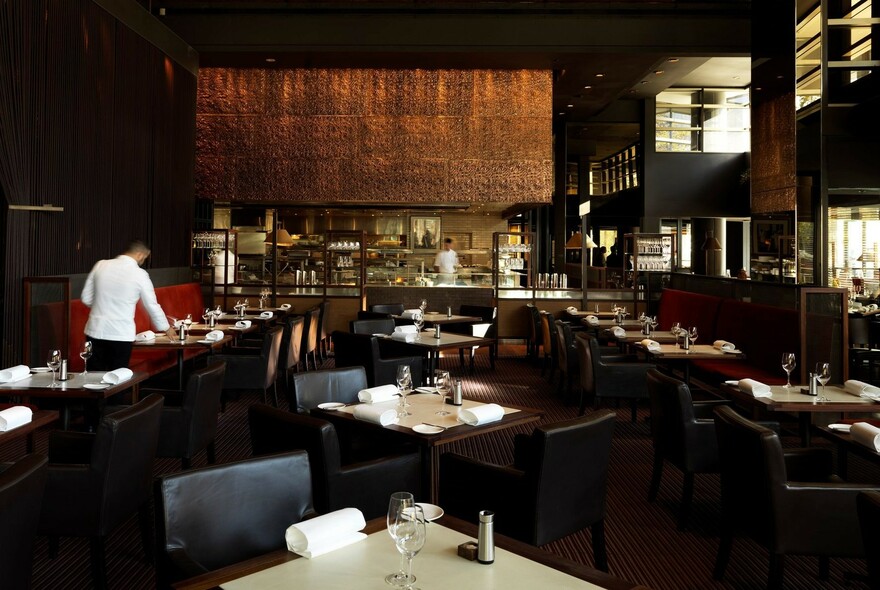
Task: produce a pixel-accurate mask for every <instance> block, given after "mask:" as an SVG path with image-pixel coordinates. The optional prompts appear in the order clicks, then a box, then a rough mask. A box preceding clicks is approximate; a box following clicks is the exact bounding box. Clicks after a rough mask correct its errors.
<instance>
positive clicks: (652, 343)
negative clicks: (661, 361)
mask: <svg viewBox="0 0 880 590" xmlns="http://www.w3.org/2000/svg"><path fill="white" fill-rule="evenodd" d="M639 344H641V345H642V346H644V347H645V348H646V349H648V350H650V351H652V352H653V351H655V350H660V343H659V342H657V341H656V340H651V339H650V338H644V339H643V340H641V341H640V342H639Z"/></svg>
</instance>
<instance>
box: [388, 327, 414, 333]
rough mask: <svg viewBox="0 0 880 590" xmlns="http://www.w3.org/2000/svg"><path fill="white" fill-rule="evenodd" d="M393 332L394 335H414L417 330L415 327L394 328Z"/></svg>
mask: <svg viewBox="0 0 880 590" xmlns="http://www.w3.org/2000/svg"><path fill="white" fill-rule="evenodd" d="M394 332H395V333H396V334H416V333H418V330H416V327H415V326H395V327H394Z"/></svg>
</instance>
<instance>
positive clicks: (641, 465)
mask: <svg viewBox="0 0 880 590" xmlns="http://www.w3.org/2000/svg"><path fill="white" fill-rule="evenodd" d="M481 353H483V351H481V352H480V353H478V360H477V371H476V373H475V374H474V375H468V374H465V375H464V380H463V386H464V391H465V395H466V397H471V398H473V399H479V400H484V401H494V402H499V403H509V404H515V405H522V406H528V407H533V408H540V409H542V410H543V411H544V412H545V418H544V421H545V422H553V421H556V420H562V419H566V418H571V417H574V416H575V415H576V413H577V412H576V409H575V408H574V407H571V406H566V405H564V404H563V403H561V401H560V399H559V398H558V397H557V396H556V394H555V387H554V386H551V385H549V384H548V383H547V381H546V380H545V379H543V378H542V377H540V374H539V370H538V369H537V368H536V366H535V365H533V364H531V363H530V362H528V361H527V360H525V359H523V358H521V357H519V356H516V355H518V354H521V353H522V348H521V347H505V348H504V349H503V350H502V354H503V355H504V356H503V358H501V359H499V361H498V363H497V368H496V370H494V371H492V370H491V369H489V367H488V362H487V359H486V358H485V356H481ZM457 361H458V359H457V358H455V359H452V358H449V359H444V360H443V362H444V363H445V364H448V365H449V366H448V367H446V368H450V369H453V370H455V369H457V368H458V367H457ZM325 367H327V368H329V367H332V359H330V360H328V361H327V362H326V363H325ZM256 401H258V397H257V395H256V394H254V395H251V396H243V397H242V398H241V399H239V400H237V401H233V402H231V403H229V405H228V407H227V411H226V412H225V413H224V414H223V415H222V416H221V418H220V434H219V437H218V440H217V456H218V461H220V462H227V461H233V460H237V459H242V458H246V457H248V456H249V455H250V443H249V439H248V429H247V420H246V415H247V406H248V405H249V404H251V403H254V402H256ZM638 418H639V419H638V421H637V422H635V423H632V422H630V420H629V409H628V407H627V408H621V409H620V411H619V412H618V419H617V424H616V430H615V433H614V445H613V448H612V453H611V465H610V474H609V488H608V499H607V504H608V506H607V514H608V516H607V525H606V535H607V543H608V558H609V566H610V569H611V573H613V574H615V575H617V576H619V577H621V578H624V579H627V580H630V581H632V582H638V583H641V584H645V585H647V586H649V587H651V588H654V589H655V590H683V589H697V588H709V589H759V588H764V587H765V583H766V574H767V555H766V552H765V551H764V550H763V549H761V548H760V547H758V546H757V545H756V544H755V543H753V542H751V541H748V540H738V541H737V542H736V543H735V545H734V551H733V554H732V556H731V561H730V565H729V567H728V570H727V575H726V578H725V581H724V582H721V583H719V582H715V581H713V580H712V575H711V572H712V565H713V563H714V559H715V551H716V548H717V541H718V538H717V532H718V522H719V516H720V513H719V481H718V477H717V476H714V475H706V476H698V477H697V478H696V482H695V489H694V506H693V510H692V515H691V520H690V528H689V529H688V530H687V531H685V532H682V531H679V530H677V528H676V508H677V506H678V498H679V495H680V492H681V475H680V473H678V472H677V470H675V469H674V468H668V469H667V470H666V472H665V473H664V478H663V485H662V486H661V489H660V494H659V496H658V498H657V501H656V502H655V503H648V502H647V499H646V496H647V487H648V481H649V477H650V472H651V462H652V459H651V457H652V450H651V442H650V437H649V427H648V423H647V421H646V419H647V408H646V407H642V408H640V410H639V416H638ZM530 430H531V427H521V428H519V429H516V430H510V431H505V432H502V433H491V434H487V435H485V436H482V437H478V438H473V439H468V440H466V441H460V442H457V443H454V444H453V445H451V447H450V448H451V450H454V451H455V452H459V453H463V454H466V455H470V456H473V457H477V458H480V459H485V460H491V461H495V462H499V463H506V462H509V461H511V460H512V451H511V438H512V436H513V434H514V433H515V432H527V431H530ZM789 438H790V437H785V439H786V440H785V443H786V444H794V442H795V440H794V438H791V440H789ZM37 447H38V448H37V450H38V451H40V452H45V450H46V435H45V434H42V435H41V436H40V437H39V438H38V443H37ZM23 452H24V448H23V446H21V447H18V448H16V447H15V446H13V447H12V448H6V449H4V450H3V455H2V456H0V459H3V460H10V459H11V458H14V457H15V456H20V454H21V453H23ZM196 465H197V466H201V465H204V457H203V456H202V457H200V458H199V459H197V461H196ZM178 469H179V463H178V462H177V461H174V460H157V462H156V466H155V472H156V474H157V475H159V474H163V473H168V472H173V471H175V470H178ZM576 473H577V466H576V465H574V466H572V477H575V476H576ZM850 479H851V480H853V481H867V482H873V483H878V484H880V470H878V469H877V468H875V467H874V466H872V465H868V464H866V463H864V462H863V461H862V460H861V459H859V458H857V457H851V458H850ZM855 533H857V531H854V534H855ZM545 549H546V550H548V551H551V552H553V553H557V554H559V555H563V556H565V557H568V558H570V559H573V560H575V561H578V562H581V563H585V564H588V565H592V549H591V546H590V536H589V532H588V531H584V532H582V533H577V534H574V535H570V536H569V537H566V538H564V539H561V540H559V541H556V542H554V543H551V544H549V545H547V546H546V547H545ZM107 555H108V570H109V576H108V578H109V583H110V586H111V588H114V589H117V588H118V589H126V590H128V589H132V590H134V589H146V588H153V586H154V575H153V570H152V568H151V566H149V565H148V564H147V563H146V562H145V560H144V556H143V552H142V550H141V546H140V538H139V534H138V528H137V519H136V518H135V517H132V518H131V519H130V520H129V521H128V522H127V523H126V524H125V525H124V526H123V527H121V528H120V529H119V530H118V531H116V532H115V533H113V534H112V535H111V536H110V538H109V539H108V543H107ZM88 563H89V560H88V543H87V541H85V540H82V539H62V542H61V548H60V552H59V555H58V557H57V558H55V559H49V557H48V555H47V543H46V540H45V539H39V540H38V543H37V549H36V556H35V562H34V580H33V582H34V583H33V587H34V589H35V590H43V589H47V590H48V589H51V590H57V589H62V588H71V589H80V588H83V589H85V588H91V586H92V584H91V578H90V573H89V565H88ZM817 569H818V565H817V562H816V560H815V559H808V558H800V557H793V558H788V559H787V561H786V578H785V582H786V583H785V588H786V589H788V590H795V589H802V590H814V589H843V588H847V589H853V588H856V589H857V588H866V587H867V586H866V585H864V584H862V583H861V582H858V581H856V582H847V581H846V580H845V579H844V576H845V574H847V573H856V574H862V575H863V574H864V572H865V567H864V563H863V562H862V561H860V560H842V559H835V560H832V561H831V575H830V578H829V580H827V581H824V582H823V581H821V580H819V579H818V578H817V577H816V575H817ZM0 576H2V574H0ZM421 582H422V584H421V585H422V587H423V589H424V590H429V589H430V588H432V587H435V588H440V587H442V586H440V585H437V586H433V585H431V584H429V583H428V581H427V580H423V581H421ZM2 586H3V584H2V580H0V588H2Z"/></svg>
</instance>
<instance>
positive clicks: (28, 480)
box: [0, 453, 48, 590]
mask: <svg viewBox="0 0 880 590" xmlns="http://www.w3.org/2000/svg"><path fill="white" fill-rule="evenodd" d="M47 471H48V460H47V459H46V456H45V455H39V454H36V453H32V454H30V455H26V456H24V457H22V458H21V459H19V460H18V461H16V462H15V463H12V464H9V465H2V466H0V522H2V523H3V526H0V572H2V574H0V575H2V579H3V588H4V589H6V590H27V589H28V588H30V587H31V573H32V570H33V553H34V541H36V538H37V523H39V521H40V506H41V503H42V501H43V491H44V489H45V487H46V473H47Z"/></svg>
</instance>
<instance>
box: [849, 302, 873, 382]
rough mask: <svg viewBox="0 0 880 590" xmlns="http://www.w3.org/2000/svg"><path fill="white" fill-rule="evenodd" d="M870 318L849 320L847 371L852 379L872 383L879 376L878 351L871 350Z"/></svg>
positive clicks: (851, 318) (852, 318)
mask: <svg viewBox="0 0 880 590" xmlns="http://www.w3.org/2000/svg"><path fill="white" fill-rule="evenodd" d="M871 321H872V320H871V318H870V317H852V316H850V318H849V371H850V377H851V378H852V379H860V380H862V381H868V382H873V381H876V380H877V378H878V376H880V350H877V349H875V348H871V342H872V339H871Z"/></svg>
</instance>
